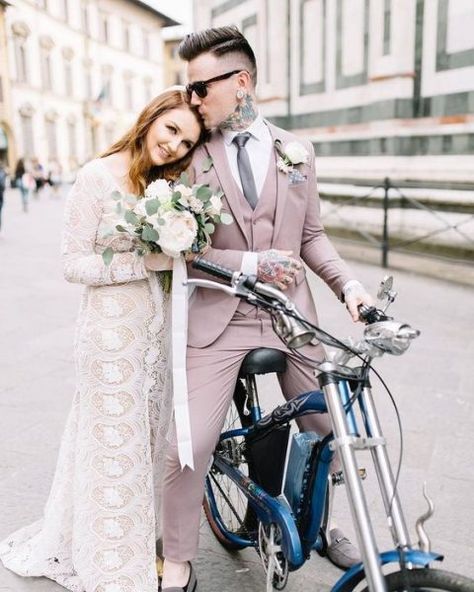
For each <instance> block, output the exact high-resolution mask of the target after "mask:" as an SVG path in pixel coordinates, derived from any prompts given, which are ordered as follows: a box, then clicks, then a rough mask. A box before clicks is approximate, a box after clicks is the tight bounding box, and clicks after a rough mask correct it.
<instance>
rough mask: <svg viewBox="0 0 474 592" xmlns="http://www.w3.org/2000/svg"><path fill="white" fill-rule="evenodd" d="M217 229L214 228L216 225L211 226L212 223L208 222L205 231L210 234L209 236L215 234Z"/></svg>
mask: <svg viewBox="0 0 474 592" xmlns="http://www.w3.org/2000/svg"><path fill="white" fill-rule="evenodd" d="M215 229H216V227H215V226H214V224H211V223H210V222H208V223H207V224H206V226H205V227H204V230H205V231H206V232H208V233H209V234H212V233H213V232H214V230H215Z"/></svg>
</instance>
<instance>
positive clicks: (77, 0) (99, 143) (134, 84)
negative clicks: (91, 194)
mask: <svg viewBox="0 0 474 592" xmlns="http://www.w3.org/2000/svg"><path fill="white" fill-rule="evenodd" d="M9 4H10V6H8V7H7V9H6V11H5V32H6V40H7V49H8V52H7V53H8V69H9V72H10V78H11V89H10V95H11V96H10V105H11V118H12V129H13V130H14V133H13V138H11V139H10V141H11V142H12V143H13V144H14V148H13V151H14V152H15V153H16V156H18V157H20V156H23V157H26V158H38V159H39V161H40V162H41V163H42V164H43V165H44V166H45V167H47V166H48V163H51V162H52V161H54V162H55V163H59V165H60V166H61V168H62V169H63V170H64V171H65V172H67V171H74V170H75V169H76V168H77V166H79V165H80V164H82V163H83V162H85V161H86V160H88V159H90V158H92V157H94V156H95V155H96V154H97V153H98V152H100V151H101V150H103V149H104V148H105V147H106V146H108V145H110V144H111V143H112V142H113V141H114V140H116V139H118V137H119V135H120V134H121V133H123V132H124V131H125V130H126V128H127V127H128V126H129V125H130V124H131V122H132V121H133V120H134V118H135V117H136V115H137V112H139V111H140V110H141V108H142V107H144V106H145V104H146V103H147V102H148V101H149V100H150V99H151V98H152V97H153V96H154V95H155V94H157V93H158V92H160V91H161V90H162V89H163V88H164V86H165V79H164V63H163V60H164V57H163V41H162V37H161V30H162V28H163V27H166V26H172V25H176V24H178V23H176V22H175V21H174V20H172V19H170V18H169V17H167V16H165V15H164V14H162V13H161V12H158V11H157V10H155V9H154V8H151V7H150V6H149V5H148V4H147V3H146V2H144V1H142V0H94V1H92V0H9ZM0 43H1V37H0ZM1 62H2V60H1V59H0V63H1Z"/></svg>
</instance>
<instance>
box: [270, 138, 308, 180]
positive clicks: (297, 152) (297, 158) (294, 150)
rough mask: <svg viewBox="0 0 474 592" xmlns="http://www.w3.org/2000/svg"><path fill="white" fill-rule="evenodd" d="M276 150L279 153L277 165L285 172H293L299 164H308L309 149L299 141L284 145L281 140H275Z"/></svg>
mask: <svg viewBox="0 0 474 592" xmlns="http://www.w3.org/2000/svg"><path fill="white" fill-rule="evenodd" d="M275 150H276V151H277V154H278V160H277V167H278V168H279V169H280V171H283V172H284V173H287V174H288V173H291V172H293V171H294V170H295V166H297V165H299V164H308V160H309V154H308V151H307V150H306V148H305V147H304V146H303V145H302V144H300V143H299V142H289V143H288V144H286V145H285V146H284V147H282V145H281V142H280V140H275Z"/></svg>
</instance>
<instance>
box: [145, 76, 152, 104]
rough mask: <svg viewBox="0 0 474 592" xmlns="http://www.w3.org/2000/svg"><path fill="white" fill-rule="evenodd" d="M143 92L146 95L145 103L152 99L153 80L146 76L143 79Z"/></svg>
mask: <svg viewBox="0 0 474 592" xmlns="http://www.w3.org/2000/svg"><path fill="white" fill-rule="evenodd" d="M143 93H144V95H145V103H149V102H150V101H151V99H152V80H151V78H145V79H144V80H143Z"/></svg>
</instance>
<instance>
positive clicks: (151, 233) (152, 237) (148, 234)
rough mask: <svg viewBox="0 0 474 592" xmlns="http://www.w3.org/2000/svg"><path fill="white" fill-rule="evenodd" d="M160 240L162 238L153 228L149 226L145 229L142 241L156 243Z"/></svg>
mask: <svg viewBox="0 0 474 592" xmlns="http://www.w3.org/2000/svg"><path fill="white" fill-rule="evenodd" d="M159 238H160V235H159V234H158V233H157V232H156V230H155V229H154V228H153V227H152V226H149V225H148V224H147V225H145V226H144V227H143V230H142V240H144V241H155V242H156V241H157V240H158V239H159Z"/></svg>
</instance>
